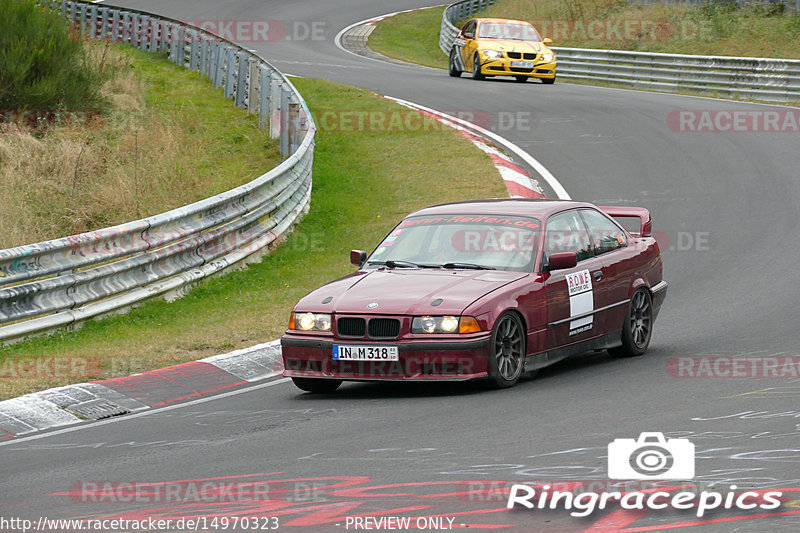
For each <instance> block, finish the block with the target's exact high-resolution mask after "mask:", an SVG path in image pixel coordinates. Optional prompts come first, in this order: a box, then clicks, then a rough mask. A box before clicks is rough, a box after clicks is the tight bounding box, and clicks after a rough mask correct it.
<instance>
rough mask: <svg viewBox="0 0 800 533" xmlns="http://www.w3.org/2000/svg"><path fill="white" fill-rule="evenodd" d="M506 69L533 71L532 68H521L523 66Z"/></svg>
mask: <svg viewBox="0 0 800 533" xmlns="http://www.w3.org/2000/svg"><path fill="white" fill-rule="evenodd" d="M508 70H510V71H511V72H533V69H532V68H523V67H511V68H509V69H508Z"/></svg>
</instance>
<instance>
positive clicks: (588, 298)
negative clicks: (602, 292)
mask: <svg viewBox="0 0 800 533" xmlns="http://www.w3.org/2000/svg"><path fill="white" fill-rule="evenodd" d="M566 279H567V289H568V290H569V316H571V317H573V316H578V315H582V314H584V313H590V312H592V311H594V293H593V292H592V276H591V275H589V271H588V270H581V271H580V272H575V273H574V274H567V275H566ZM593 321H594V315H589V316H587V317H583V318H579V319H578V320H573V321H571V322H570V323H569V334H570V336H572V335H577V334H579V333H583V332H584V331H589V330H590V329H592V326H593Z"/></svg>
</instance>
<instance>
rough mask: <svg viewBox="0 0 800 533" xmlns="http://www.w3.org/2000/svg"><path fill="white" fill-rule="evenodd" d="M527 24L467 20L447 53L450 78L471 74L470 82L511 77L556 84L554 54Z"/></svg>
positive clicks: (537, 33) (521, 22) (511, 21)
mask: <svg viewBox="0 0 800 533" xmlns="http://www.w3.org/2000/svg"><path fill="white" fill-rule="evenodd" d="M552 42H553V41H552V40H551V39H542V37H541V36H540V35H539V32H538V31H536V28H534V27H533V26H532V25H531V24H530V23H529V22H525V21H522V20H507V19H490V18H477V19H471V20H468V21H467V23H466V24H464V27H463V28H462V29H461V32H460V33H459V34H458V36H457V37H456V40H455V42H454V43H453V48H452V50H450V69H449V70H450V75H451V76H454V77H458V76H461V73H462V72H471V73H472V77H473V79H476V80H482V79H484V78H486V77H488V76H514V78H516V80H517V81H519V82H524V81H527V80H528V78H539V79H540V80H542V83H554V82H555V81H556V55H555V53H553V51H552V50H550V49H549V48H548V47H547V45H548V44H550V43H552Z"/></svg>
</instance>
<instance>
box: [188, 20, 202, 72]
mask: <svg viewBox="0 0 800 533" xmlns="http://www.w3.org/2000/svg"><path fill="white" fill-rule="evenodd" d="M184 35H185V36H186V39H187V40H188V41H189V68H190V69H192V70H194V71H201V70H202V67H201V65H202V64H203V56H202V54H201V53H200V48H201V47H200V41H199V40H198V39H197V32H196V31H193V30H188V31H185V32H184Z"/></svg>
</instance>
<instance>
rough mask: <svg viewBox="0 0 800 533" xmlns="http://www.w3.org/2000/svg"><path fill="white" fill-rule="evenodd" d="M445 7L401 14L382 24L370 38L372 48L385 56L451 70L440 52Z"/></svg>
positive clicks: (380, 23) (379, 24)
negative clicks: (440, 30) (440, 32)
mask: <svg viewBox="0 0 800 533" xmlns="http://www.w3.org/2000/svg"><path fill="white" fill-rule="evenodd" d="M442 13H444V7H434V8H431V9H422V10H419V11H412V12H410V13H401V14H399V15H395V16H394V17H389V18H387V19H384V20H383V21H381V22H379V23H378V25H377V27H376V28H375V31H373V32H372V35H370V36H369V47H370V48H372V49H373V50H375V51H376V52H379V53H381V54H383V55H385V56H388V57H393V58H395V59H401V60H403V61H409V62H411V63H419V64H421V65H426V66H429V67H437V68H447V57H446V56H444V54H442V51H441V49H439V28H440V26H441V24H442Z"/></svg>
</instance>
